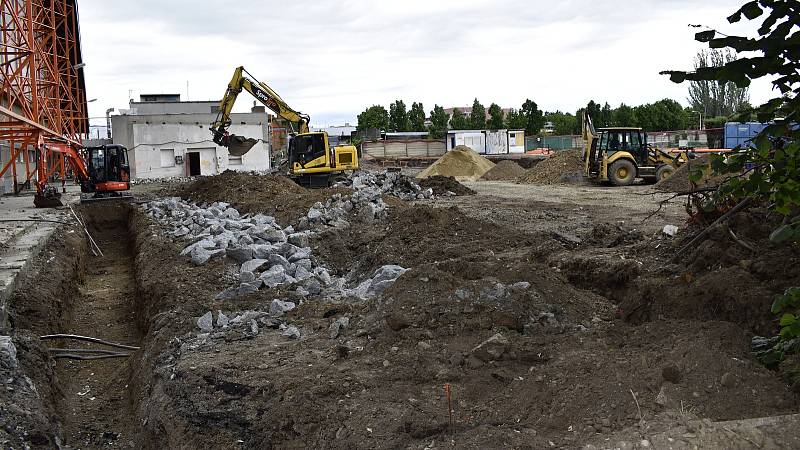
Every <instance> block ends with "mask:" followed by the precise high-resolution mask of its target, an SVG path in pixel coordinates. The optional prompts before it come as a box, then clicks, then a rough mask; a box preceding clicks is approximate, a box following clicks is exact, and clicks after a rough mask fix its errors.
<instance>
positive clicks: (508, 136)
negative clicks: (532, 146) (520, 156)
mask: <svg viewBox="0 0 800 450" xmlns="http://www.w3.org/2000/svg"><path fill="white" fill-rule="evenodd" d="M459 145H464V146H467V147H469V148H471V149H472V150H475V151H476V152H477V153H480V154H482V155H504V154H509V153H525V130H450V131H448V132H447V151H450V150H452V149H454V148H456V147H458V146H459Z"/></svg>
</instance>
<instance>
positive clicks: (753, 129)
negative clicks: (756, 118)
mask: <svg viewBox="0 0 800 450" xmlns="http://www.w3.org/2000/svg"><path fill="white" fill-rule="evenodd" d="M748 125H749V126H750V134H749V137H751V138H752V137H756V135H758V133H761V132H762V131H764V128H766V127H767V125H766V124H763V123H758V122H750V123H749V124H748Z"/></svg>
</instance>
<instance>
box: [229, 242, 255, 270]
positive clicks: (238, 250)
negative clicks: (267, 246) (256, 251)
mask: <svg viewBox="0 0 800 450" xmlns="http://www.w3.org/2000/svg"><path fill="white" fill-rule="evenodd" d="M227 255H228V257H229V258H231V259H233V260H234V261H236V262H237V263H239V264H242V263H245V262H247V261H250V260H251V259H253V249H252V248H249V247H230V248H228V250H227ZM251 272H252V271H251Z"/></svg>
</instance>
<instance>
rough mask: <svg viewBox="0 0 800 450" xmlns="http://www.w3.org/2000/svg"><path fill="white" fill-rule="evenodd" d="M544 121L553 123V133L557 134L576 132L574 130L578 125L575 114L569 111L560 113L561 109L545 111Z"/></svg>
mask: <svg viewBox="0 0 800 450" xmlns="http://www.w3.org/2000/svg"><path fill="white" fill-rule="evenodd" d="M544 121H545V122H551V123H552V124H553V134H555V135H557V136H559V135H568V134H576V133H577V131H576V130H577V128H578V127H579V126H580V125H579V124H578V119H577V118H576V117H575V116H573V115H572V114H570V113H562V112H561V111H556V112H552V113H550V112H548V113H545V114H544Z"/></svg>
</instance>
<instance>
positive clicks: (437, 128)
mask: <svg viewBox="0 0 800 450" xmlns="http://www.w3.org/2000/svg"><path fill="white" fill-rule="evenodd" d="M448 120H449V117H447V112H446V111H445V110H444V108H442V107H441V106H439V105H434V106H433V111H431V126H430V127H429V128H428V132H429V133H430V137H431V138H433V139H444V138H445V137H446V136H447V122H448Z"/></svg>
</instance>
